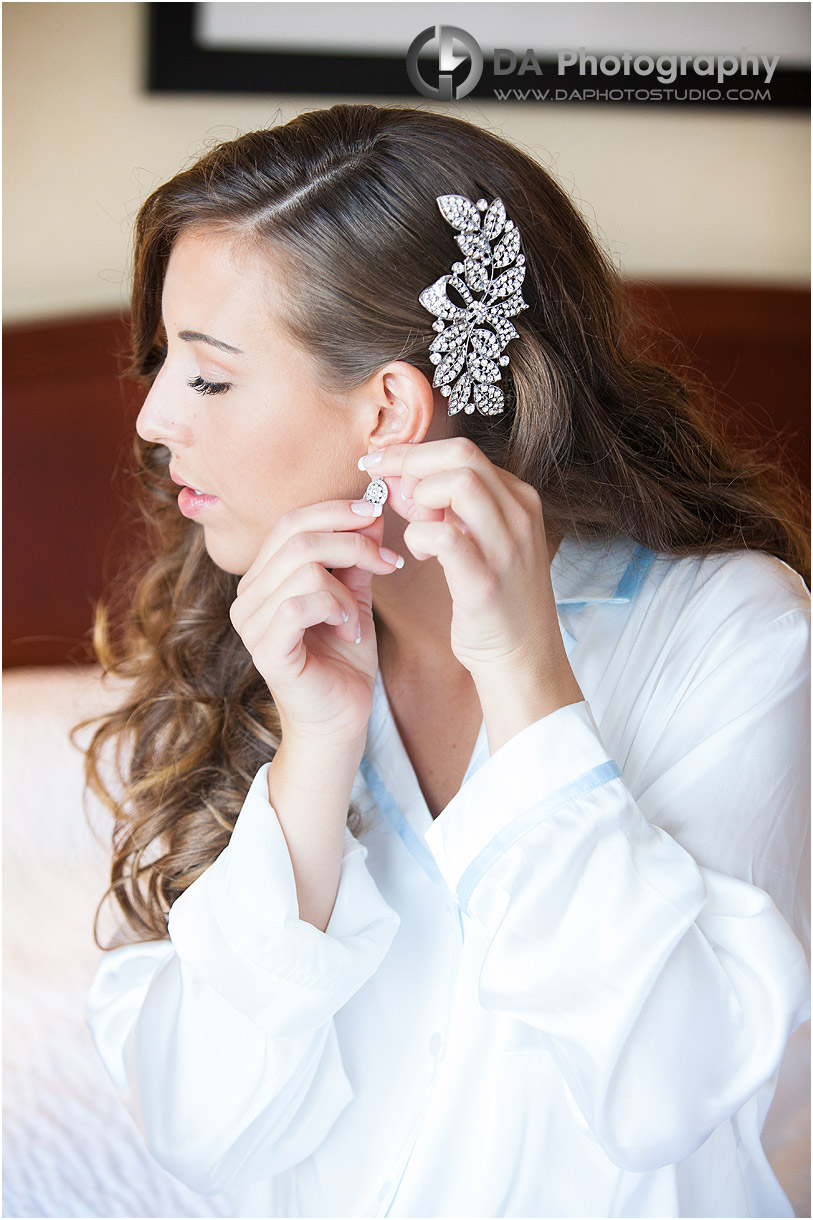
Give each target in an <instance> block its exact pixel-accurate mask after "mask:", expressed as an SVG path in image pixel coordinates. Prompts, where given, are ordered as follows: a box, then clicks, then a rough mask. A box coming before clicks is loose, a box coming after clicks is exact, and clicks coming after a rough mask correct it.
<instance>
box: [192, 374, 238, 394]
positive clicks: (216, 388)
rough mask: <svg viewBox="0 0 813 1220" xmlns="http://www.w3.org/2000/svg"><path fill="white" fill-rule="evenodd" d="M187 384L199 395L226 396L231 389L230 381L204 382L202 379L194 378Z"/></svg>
mask: <svg viewBox="0 0 813 1220" xmlns="http://www.w3.org/2000/svg"><path fill="white" fill-rule="evenodd" d="M186 384H187V385H188V386H189V388H190V390H195V391H196V392H197V393H198V394H225V392H226V390H230V389H231V382H230V381H204V380H203V378H202V377H193V378H192V380H191V381H187V383H186Z"/></svg>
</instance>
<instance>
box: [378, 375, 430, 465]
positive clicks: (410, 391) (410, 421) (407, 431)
mask: <svg viewBox="0 0 813 1220" xmlns="http://www.w3.org/2000/svg"><path fill="white" fill-rule="evenodd" d="M367 391H368V393H367V396H368V401H369V394H370V391H372V394H373V398H372V401H373V403H374V405H376V406H377V407H378V414H377V417H376V420H375V424H374V427H373V429H372V431H371V432H370V433H369V442H370V448H371V449H376V448H379V449H380V448H382V447H383V446H384V445H402V444H418V443H419V442H420V441H422V440H423V439H424V438H425V436H426V434H427V432H428V431H429V429H430V426H431V424H432V419H433V415H434V405H435V403H434V400H435V395H434V391H433V390H432V387H431V385H430V384H429V382H428V381H427V379H426V377H425V376H424V375H423V373H422V372H421V371H420V369H416V368H415V366H414V365H413V364H407V363H406V362H405V361H403V360H396V361H393V362H392V363H390V364H388V365H387V366H386V367H385V368H383V369H380V370H379V372H378V373H376V375H375V377H374V378H373V379H372V381H371V382H368V386H367Z"/></svg>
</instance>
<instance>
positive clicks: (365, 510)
mask: <svg viewBox="0 0 813 1220" xmlns="http://www.w3.org/2000/svg"><path fill="white" fill-rule="evenodd" d="M350 507H351V508H352V510H353V512H354V513H358V515H359V516H360V517H380V516H381V514H382V513H383V511H384V505H383V504H371V503H370V501H369V500H351V501H350Z"/></svg>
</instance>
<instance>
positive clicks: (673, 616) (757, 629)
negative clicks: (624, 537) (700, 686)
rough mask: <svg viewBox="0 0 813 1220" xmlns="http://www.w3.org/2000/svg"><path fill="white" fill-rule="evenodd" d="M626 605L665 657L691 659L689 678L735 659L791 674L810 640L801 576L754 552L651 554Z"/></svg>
mask: <svg viewBox="0 0 813 1220" xmlns="http://www.w3.org/2000/svg"><path fill="white" fill-rule="evenodd" d="M638 601H639V604H638V605H637V606H636V607H631V610H632V618H633V619H635V620H636V621H637V623H638V625H639V626H640V628H641V630H642V631H643V632H644V633H646V632H647V630H648V629H652V628H653V627H654V628H655V632H656V634H658V635H660V636H661V639H662V644H663V649H664V653H665V655H666V657H671V658H675V657H676V656H677V655H678V654H681V655H682V656H683V657H684V659H685V657H686V656H687V655H688V656H693V657H694V658H695V664H697V665H698V673H697V676H698V677H699V676H700V673H701V672H703V671H705V672H706V673H708V672H709V670H711V669H713V668H714V667H715V666H717V665H719V664H721V663H722V662H723V660H724V659H725V658H733V657H734V656H735V655H736V656H738V657H739V658H740V662H739V665H740V666H742V665H743V664H744V665H746V666H747V665H750V664H753V665H756V666H759V667H760V668H764V667H765V666H766V665H768V666H773V667H774V668H775V670H776V674H775V676H776V677H777V678H778V677H779V671H785V674H786V676H788V675H789V674H790V673H795V674H797V675H798V673H799V672H800V670H801V669H802V668H803V667H804V666H805V665H806V664H807V657H808V653H809V644H810V594H809V592H808V590H807V587H806V585H805V583H804V581H803V580H802V578H801V576H799V574H798V573H797V572H795V571H794V570H793V569H792V568H790V567H789V566H788V565H787V564H785V563H783V562H782V561H781V560H779V559H776V558H774V557H773V556H771V555H766V554H764V553H762V552H759V551H748V550H741V551H732V552H730V553H725V554H716V555H704V556H692V557H684V558H679V559H676V558H672V557H668V556H665V555H654V556H652V559H651V562H650V564H649V567H648V569H647V572H646V575H645V577H644V579H643V580H642V582H641V587H640V590H639V592H638Z"/></svg>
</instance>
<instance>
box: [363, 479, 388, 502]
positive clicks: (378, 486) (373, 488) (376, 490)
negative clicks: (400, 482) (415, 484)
mask: <svg viewBox="0 0 813 1220" xmlns="http://www.w3.org/2000/svg"><path fill="white" fill-rule="evenodd" d="M389 494H390V489H389V487H387V484H386V483H385V482H384V480H383V479H373V480H372V482H371V483H370V486H369V487H368V488H367V490H366V491H365V493H364V499H365V500H369V502H370V503H371V504H380V505H382V507H383V505H385V504H386V503H387V496H388V495H389Z"/></svg>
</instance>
